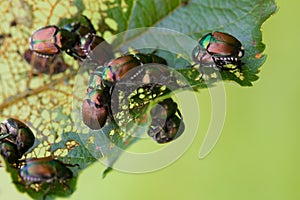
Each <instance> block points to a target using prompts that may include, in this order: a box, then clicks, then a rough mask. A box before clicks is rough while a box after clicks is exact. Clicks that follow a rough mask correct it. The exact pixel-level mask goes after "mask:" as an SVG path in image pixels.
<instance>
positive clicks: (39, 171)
mask: <svg viewBox="0 0 300 200" xmlns="http://www.w3.org/2000/svg"><path fill="white" fill-rule="evenodd" d="M19 174H20V177H21V178H22V180H23V181H25V182H26V184H32V183H44V182H46V183H54V182H56V181H58V182H65V181H66V180H68V179H71V178H72V177H73V173H72V171H71V170H70V169H69V168H68V167H66V165H65V164H64V163H63V162H61V161H59V160H56V159H53V158H52V157H45V158H30V159H26V160H25V165H23V166H22V167H21V168H20V172H19Z"/></svg>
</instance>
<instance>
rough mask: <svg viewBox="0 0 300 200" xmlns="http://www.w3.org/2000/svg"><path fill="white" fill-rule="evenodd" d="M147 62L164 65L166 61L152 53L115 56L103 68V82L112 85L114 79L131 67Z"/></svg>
mask: <svg viewBox="0 0 300 200" xmlns="http://www.w3.org/2000/svg"><path fill="white" fill-rule="evenodd" d="M149 63H159V64H164V65H166V64H167V61H166V60H165V59H163V58H161V57H159V56H157V55H155V54H153V53H151V54H143V53H137V54H128V55H123V56H120V57H118V58H115V59H113V60H111V61H110V62H108V63H107V64H106V65H105V67H104V69H103V75H102V80H103V83H104V84H105V85H106V86H112V85H113V84H114V83H115V82H116V81H118V80H120V79H121V78H123V77H124V76H125V75H126V73H127V72H128V71H130V70H131V69H133V68H135V67H137V66H142V65H144V64H149Z"/></svg>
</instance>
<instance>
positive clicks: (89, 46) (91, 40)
mask: <svg viewBox="0 0 300 200" xmlns="http://www.w3.org/2000/svg"><path fill="white" fill-rule="evenodd" d="M96 47H97V48H96ZM76 52H77V53H78V54H79V55H80V57H81V58H87V57H88V58H90V59H91V60H93V61H96V63H97V64H98V65H103V64H104V63H105V62H107V61H109V60H110V59H112V58H113V57H114V54H113V49H112V46H111V45H110V44H108V43H107V42H106V41H105V40H104V39H103V38H102V37H100V36H98V35H96V34H93V33H88V34H86V35H85V36H84V37H82V38H81V40H80V49H78V48H77V50H76Z"/></svg>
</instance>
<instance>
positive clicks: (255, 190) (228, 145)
mask: <svg viewBox="0 0 300 200" xmlns="http://www.w3.org/2000/svg"><path fill="white" fill-rule="evenodd" d="M277 4H278V7H279V11H278V12H277V13H276V14H275V15H274V16H272V17H271V18H270V19H268V20H267V21H266V22H265V24H263V27H262V32H263V41H264V43H265V44H266V50H265V53H266V54H267V55H268V58H267V61H266V63H265V64H264V65H263V67H262V71H261V73H260V74H259V76H260V79H259V80H258V81H256V82H255V83H254V86H253V87H250V88H241V87H240V86H238V85H236V84H231V83H226V84H225V85H226V94H227V117H226V121H225V126H224V129H223V132H222V135H221V137H220V139H219V141H218V143H217V145H216V146H215V148H214V149H213V151H212V152H211V153H210V154H209V155H208V156H207V157H206V158H205V159H203V160H200V159H199V158H198V154H199V149H200V145H201V144H202V141H203V136H204V134H205V133H206V130H207V126H205V125H204V126H202V127H200V129H199V133H198V135H197V137H196V138H195V140H194V142H193V144H192V145H191V146H190V148H189V149H188V150H187V151H186V152H185V154H184V155H183V156H182V157H181V158H180V159H178V160H177V161H176V162H175V163H174V164H172V165H171V166H168V167H166V168H164V169H162V170H159V171H156V172H153V173H147V174H127V173H122V172H117V171H114V172H112V173H110V174H109V175H108V176H107V177H106V178H105V179H102V178H101V173H102V172H103V170H104V168H105V167H104V166H103V165H101V164H100V163H96V164H94V165H93V166H91V167H90V168H89V169H87V170H84V171H83V173H82V174H80V176H79V180H78V184H77V190H76V192H75V193H74V194H73V195H72V196H71V197H70V199H78V200H79V199H83V198H88V199H108V200H111V199H112V200H115V199H131V200H137V199H143V200H148V199H149V200H150V199H173V200H181V199H189V200H196V199H197V200H198V199H205V200H220V199H222V200H239V199H243V200H253V199H259V200H269V199H270V200H271V199H272V200H277V199H278V200H283V199H287V200H297V199H300V190H299V186H300V172H299V171H300V156H299V152H300V145H299V141H300V136H299V133H300V131H299V125H298V124H297V123H299V122H298V121H299V120H300V114H299V113H300V109H299V106H298V104H297V103H298V102H300V89H299V88H298V87H300V81H299V79H298V77H297V76H298V75H299V74H300V66H299V63H298V52H299V47H300V42H299V41H300V38H299V37H300V28H299V25H300V22H299V19H300V12H299V11H298V10H299V7H300V1H298V0H289V1H286V0H285V1H284V0H278V1H277ZM198 97H199V99H200V101H201V105H202V106H201V120H202V121H201V123H203V124H207V123H208V122H209V117H210V114H209V112H210V109H209V108H206V107H205V106H203V105H206V104H209V101H210V99H209V98H207V97H208V92H207V91H204V92H202V93H200V94H199V95H198ZM192 110H193V108H191V111H192ZM188 123H192V122H187V124H188ZM4 171H5V170H4V168H2V169H1V173H0V184H1V185H0V199H1V200H3V199H4V200H6V199H29V197H28V196H26V195H24V194H21V193H19V192H18V191H17V190H16V189H15V187H14V186H13V184H11V183H10V182H11V179H10V177H9V175H8V174H6V173H4Z"/></svg>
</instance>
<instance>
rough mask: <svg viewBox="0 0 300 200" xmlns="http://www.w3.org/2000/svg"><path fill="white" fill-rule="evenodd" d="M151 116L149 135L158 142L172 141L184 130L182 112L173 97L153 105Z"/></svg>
mask: <svg viewBox="0 0 300 200" xmlns="http://www.w3.org/2000/svg"><path fill="white" fill-rule="evenodd" d="M177 114H178V115H177ZM150 116H151V119H152V121H151V124H150V128H149V130H148V135H149V136H150V137H152V138H153V139H154V140H155V141H156V142H157V143H167V142H170V141H172V140H174V139H176V138H178V137H179V136H180V135H181V134H182V133H183V131H184V123H183V119H182V116H181V113H180V111H179V109H178V106H177V104H176V103H175V102H174V101H173V100H172V98H167V99H165V100H163V101H161V102H159V103H158V104H157V105H155V106H154V107H152V108H151V110H150Z"/></svg>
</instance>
